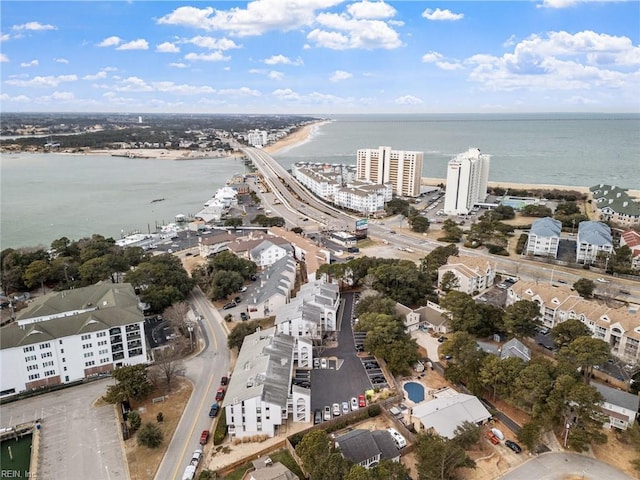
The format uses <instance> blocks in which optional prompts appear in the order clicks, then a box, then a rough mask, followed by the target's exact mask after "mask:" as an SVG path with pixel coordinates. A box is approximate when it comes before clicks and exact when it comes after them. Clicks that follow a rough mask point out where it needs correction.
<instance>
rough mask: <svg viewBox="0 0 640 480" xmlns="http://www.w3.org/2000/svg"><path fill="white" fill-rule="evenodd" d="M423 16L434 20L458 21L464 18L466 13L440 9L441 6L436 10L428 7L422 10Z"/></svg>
mask: <svg viewBox="0 0 640 480" xmlns="http://www.w3.org/2000/svg"><path fill="white" fill-rule="evenodd" d="M422 16H423V17H424V18H426V19H427V20H433V21H456V20H462V19H463V18H464V13H453V12H452V11H451V10H440V9H439V8H436V9H435V10H431V9H430V8H427V9H426V10H425V11H424V12H422Z"/></svg>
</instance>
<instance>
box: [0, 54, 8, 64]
mask: <svg viewBox="0 0 640 480" xmlns="http://www.w3.org/2000/svg"><path fill="white" fill-rule="evenodd" d="M8 61H9V57H7V56H6V55H5V54H4V53H0V63H7V62H8Z"/></svg>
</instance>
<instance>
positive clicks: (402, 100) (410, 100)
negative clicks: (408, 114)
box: [394, 95, 424, 105]
mask: <svg viewBox="0 0 640 480" xmlns="http://www.w3.org/2000/svg"><path fill="white" fill-rule="evenodd" d="M394 102H395V103H396V104H397V105H422V104H423V103H424V102H423V101H422V100H421V99H420V98H418V97H415V96H413V95H403V96H402V97H398V98H396V99H395V101H394Z"/></svg>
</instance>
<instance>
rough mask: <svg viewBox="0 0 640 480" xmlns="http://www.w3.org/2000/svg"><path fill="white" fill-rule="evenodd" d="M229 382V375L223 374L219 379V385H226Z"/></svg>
mask: <svg viewBox="0 0 640 480" xmlns="http://www.w3.org/2000/svg"><path fill="white" fill-rule="evenodd" d="M228 383H229V377H227V376H224V377H222V378H221V379H220V385H226V384H228Z"/></svg>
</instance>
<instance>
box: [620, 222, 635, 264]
mask: <svg viewBox="0 0 640 480" xmlns="http://www.w3.org/2000/svg"><path fill="white" fill-rule="evenodd" d="M625 245H626V246H627V247H629V249H630V250H631V268H633V269H634V270H640V233H638V232H636V231H635V230H627V231H626V232H623V233H622V236H621V237H620V246H621V247H622V246H625Z"/></svg>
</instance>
